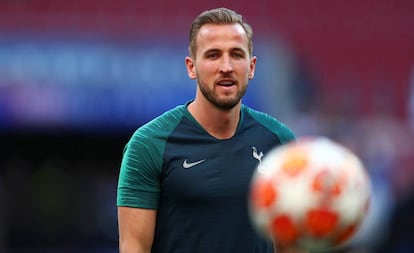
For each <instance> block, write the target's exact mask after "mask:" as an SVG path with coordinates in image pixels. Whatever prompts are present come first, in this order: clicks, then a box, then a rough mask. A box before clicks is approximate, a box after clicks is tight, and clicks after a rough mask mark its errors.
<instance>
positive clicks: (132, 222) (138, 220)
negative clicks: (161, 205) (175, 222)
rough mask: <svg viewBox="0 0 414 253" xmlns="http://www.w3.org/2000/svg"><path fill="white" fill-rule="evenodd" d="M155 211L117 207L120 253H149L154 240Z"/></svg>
mask: <svg viewBox="0 0 414 253" xmlns="http://www.w3.org/2000/svg"><path fill="white" fill-rule="evenodd" d="M156 215H157V211H156V210H154V209H143V208H133V207H125V206H120V207H118V229H119V251H120V253H149V252H151V247H152V242H153V240H154V231H155V223H156Z"/></svg>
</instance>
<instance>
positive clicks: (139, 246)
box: [117, 8, 295, 253]
mask: <svg viewBox="0 0 414 253" xmlns="http://www.w3.org/2000/svg"><path fill="white" fill-rule="evenodd" d="M252 36H253V33H252V29H251V28H250V26H249V25H248V24H246V23H245V22H244V21H243V19H242V17H241V15H239V14H237V13H235V12H234V11H232V10H229V9H225V8H219V9H214V10H210V11H206V12H203V13H202V14H200V16H199V17H197V18H196V19H195V20H194V22H193V23H192V27H191V31H190V45H189V56H188V57H186V58H185V64H186V67H187V72H188V76H189V77H190V78H191V79H193V80H196V83H197V90H196V94H195V99H194V100H192V101H189V102H188V103H187V104H185V105H181V106H178V107H176V108H174V109H172V110H170V111H168V112H166V113H164V114H163V115H161V116H159V117H157V118H156V119H154V120H152V121H150V122H149V123H147V124H145V125H144V126H142V127H140V128H139V129H138V130H137V131H136V132H135V133H134V134H133V136H132V137H131V139H130V140H129V142H128V144H127V145H126V147H125V150H124V157H123V160H122V164H121V171H120V175H119V183H118V196H117V205H118V222H119V239H120V241H119V243H120V252H121V253H131V252H137V253H138V252H139V253H143V252H153V253H174V252H180V253H204V252H206V253H207V252H208V253H212V252H214V253H226V252H229V253H230V252H232V253H233V252H237V253H243V252H246V253H247V252H248V253H253V252H256V253H270V252H273V245H272V243H271V242H269V241H266V240H265V239H264V238H262V237H260V236H259V235H258V234H257V233H256V231H255V230H254V228H253V227H252V225H251V222H250V220H249V214H248V205H247V196H248V191H249V185H250V178H251V176H252V173H253V171H254V169H255V168H256V167H257V165H258V163H259V162H260V159H261V155H263V154H266V152H267V151H269V150H270V149H271V148H273V147H275V146H277V145H281V144H283V143H286V142H289V141H291V140H294V138H295V137H294V134H293V133H292V131H291V130H290V129H288V128H287V127H286V126H285V125H283V124H282V123H280V122H279V121H277V120H276V119H274V118H272V117H270V116H268V115H266V114H264V113H261V112H257V111H254V110H252V109H250V108H248V107H247V106H245V105H243V104H242V103H241V99H242V97H243V95H244V94H245V92H246V89H247V86H248V81H249V79H252V78H253V76H254V71H255V66H256V57H254V56H253V46H252ZM261 153H263V154H261Z"/></svg>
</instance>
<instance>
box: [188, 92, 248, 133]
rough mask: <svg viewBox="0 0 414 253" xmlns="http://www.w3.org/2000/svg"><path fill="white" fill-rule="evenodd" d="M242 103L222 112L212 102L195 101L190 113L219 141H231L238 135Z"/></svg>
mask: <svg viewBox="0 0 414 253" xmlns="http://www.w3.org/2000/svg"><path fill="white" fill-rule="evenodd" d="M240 107H241V103H239V104H238V105H236V106H235V107H234V108H232V109H230V110H220V109H219V108H217V107H216V106H214V105H212V104H211V103H210V102H207V101H205V102H203V101H200V100H197V99H196V100H194V101H193V102H192V103H191V104H189V105H188V111H189V112H190V113H191V115H192V116H193V117H194V118H195V119H196V120H197V122H198V123H199V124H200V125H201V126H202V127H203V128H204V129H205V130H206V131H207V132H208V133H209V134H210V135H212V136H214V137H215V138H217V139H229V138H231V137H233V135H234V134H235V133H236V130H237V126H238V124H239V120H240Z"/></svg>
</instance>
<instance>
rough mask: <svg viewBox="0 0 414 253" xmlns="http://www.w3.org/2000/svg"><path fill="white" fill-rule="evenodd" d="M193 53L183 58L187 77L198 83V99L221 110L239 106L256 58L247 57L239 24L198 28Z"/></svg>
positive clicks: (243, 34) (246, 46) (243, 36)
mask: <svg viewBox="0 0 414 253" xmlns="http://www.w3.org/2000/svg"><path fill="white" fill-rule="evenodd" d="M196 47H197V49H196V52H195V55H194V56H193V57H192V58H190V57H186V65H187V71H188V75H189V77H190V78H191V79H195V80H197V85H198V89H197V95H196V99H197V96H202V97H203V98H205V99H206V100H207V101H208V102H209V103H211V104H212V105H214V106H215V107H217V108H219V109H221V110H229V109H231V108H233V107H234V106H236V105H238V104H239V103H240V101H241V98H242V97H243V95H244V94H245V92H246V89H247V85H248V81H249V79H252V78H253V75H254V70H255V65H256V57H251V56H250V55H249V49H248V39H247V35H246V32H245V31H244V29H243V27H242V26H241V25H240V24H226V25H214V24H207V25H204V26H202V27H201V29H200V31H199V33H198V35H197V38H196Z"/></svg>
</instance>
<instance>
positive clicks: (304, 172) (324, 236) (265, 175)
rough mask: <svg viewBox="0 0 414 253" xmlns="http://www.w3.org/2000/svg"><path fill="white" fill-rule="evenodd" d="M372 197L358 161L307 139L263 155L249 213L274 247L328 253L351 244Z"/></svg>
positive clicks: (319, 141) (321, 140)
mask: <svg viewBox="0 0 414 253" xmlns="http://www.w3.org/2000/svg"><path fill="white" fill-rule="evenodd" d="M370 199H371V183H370V179H369V176H368V174H367V172H366V170H365V168H364V166H363V164H362V163H361V161H360V159H359V158H358V157H357V156H356V155H355V154H354V153H352V152H351V151H350V150H349V149H347V148H345V147H344V146H342V145H340V144H338V143H336V142H334V141H332V140H330V139H328V138H325V137H308V138H299V139H298V140H297V141H295V142H291V143H289V144H285V145H282V146H279V147H277V148H275V149H273V150H271V151H270V152H269V153H268V154H267V155H265V156H264V157H263V160H262V161H261V163H260V164H259V166H258V167H257V169H256V170H255V172H254V174H253V178H252V182H251V188H250V195H249V210H250V217H251V220H252V223H253V225H254V226H255V228H256V229H257V230H258V231H259V233H260V234H262V235H263V236H265V237H267V238H269V239H272V240H273V241H274V242H275V243H276V244H279V245H282V246H292V247H296V248H302V249H307V250H326V249H333V248H337V247H340V246H343V245H345V244H346V242H349V241H350V239H351V238H352V237H353V236H354V235H355V234H356V231H357V230H358V228H359V227H360V225H361V224H362V222H363V220H364V217H366V215H367V212H368V209H369V205H370Z"/></svg>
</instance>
